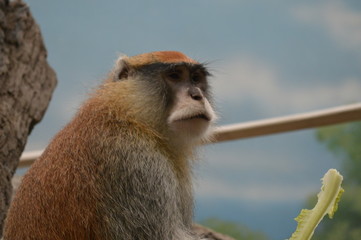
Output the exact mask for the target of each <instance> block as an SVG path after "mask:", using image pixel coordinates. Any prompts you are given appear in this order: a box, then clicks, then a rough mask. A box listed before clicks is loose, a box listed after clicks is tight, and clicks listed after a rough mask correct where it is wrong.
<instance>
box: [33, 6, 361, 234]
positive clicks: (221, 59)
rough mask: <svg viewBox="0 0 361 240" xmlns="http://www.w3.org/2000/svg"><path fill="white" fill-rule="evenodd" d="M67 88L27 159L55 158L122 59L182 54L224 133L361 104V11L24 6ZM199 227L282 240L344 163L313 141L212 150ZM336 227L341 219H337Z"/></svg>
mask: <svg viewBox="0 0 361 240" xmlns="http://www.w3.org/2000/svg"><path fill="white" fill-rule="evenodd" d="M26 2H27V3H28V4H29V6H30V8H31V11H32V12H33V15H34V16H35V18H36V20H37V22H38V23H39V25H40V27H41V31H42V34H43V37H44V40H45V44H46V47H47V49H48V56H49V62H50V64H51V66H52V67H53V68H54V69H55V71H56V73H57V76H58V80H59V83H58V86H57V88H56V91H55V93H54V96H53V99H52V102H51V104H50V107H49V109H48V112H47V113H46V116H45V118H44V120H43V121H42V122H41V123H40V124H38V125H37V126H36V128H35V129H34V131H33V133H32V135H31V137H30V139H29V142H28V145H27V148H26V149H27V150H37V149H43V148H44V147H46V145H47V143H48V142H49V139H50V138H51V137H52V136H53V135H54V134H55V133H56V132H57V131H59V130H60V129H61V128H62V127H63V126H64V125H65V124H66V123H67V122H68V121H69V120H70V119H71V117H72V115H73V114H74V112H75V111H76V109H77V108H78V106H79V105H80V103H81V102H82V101H83V100H84V99H85V98H86V96H87V93H88V92H90V91H91V89H92V88H94V87H95V86H96V85H97V84H98V83H99V82H100V81H101V80H102V79H103V78H104V77H105V75H106V74H107V72H108V71H109V70H110V68H111V67H112V65H113V63H114V61H115V59H116V57H117V56H118V54H120V53H123V54H127V55H135V54H139V53H143V52H149V51H156V50H178V51H182V52H184V53H186V54H187V55H189V56H190V57H192V58H195V59H197V60H199V61H201V62H208V63H209V68H210V70H211V71H212V73H213V75H214V77H212V79H211V84H212V86H213V91H214V95H215V100H216V103H217V110H218V112H219V114H220V116H221V118H220V121H219V124H220V125H222V124H230V123H237V122H244V121H252V120H259V119H264V118H269V117H277V116H284V115H288V114H294V113H302V112H308V111H312V110H318V109H323V108H328V107H334V106H340V105H344V104H348V103H355V102H360V101H361V68H360V65H361V3H360V1H358V0H353V1H351V0H347V1H346V0H345V1H339V0H328V1H326V0H325V1H311V0H306V1H286V0H275V1H266V0H253V1H250V0H248V1H247V0H244V1H241V0H223V1H216V0H192V1H190V0H186V1H165V0H164V1H146V0H142V1H140V0H139V1H129V0H128V1H95V0H89V1H80V0H73V1H69V0H66V1H65V0H64V1H45V0H28V1H26ZM199 155H200V158H201V159H202V160H201V161H200V163H199V164H198V165H197V167H196V169H195V173H196V183H195V192H196V201H197V202H196V214H195V217H196V219H197V220H202V219H204V218H207V217H211V216H218V217H221V218H223V219H226V220H233V221H240V222H242V223H244V224H246V225H248V226H250V227H251V228H253V229H257V230H261V231H264V232H266V233H267V234H269V235H270V236H271V237H272V239H285V238H287V237H289V235H290V234H291V233H292V232H293V231H294V228H295V223H294V221H293V218H294V217H295V216H296V215H297V214H298V212H299V210H300V208H301V207H302V204H303V203H304V201H305V200H306V199H307V197H309V196H310V194H313V193H314V192H317V191H318V190H319V187H320V181H319V179H320V178H321V177H322V176H323V174H324V173H325V172H326V171H327V169H329V168H334V167H338V168H339V165H340V162H339V160H337V159H335V157H334V156H333V155H331V154H330V153H329V152H328V151H327V150H326V149H325V147H324V146H322V145H320V144H319V143H318V142H317V141H316V139H315V132H314V130H304V131H297V132H292V133H285V134H279V135H272V136H266V137H258V138H252V139H246V140H239V141H233V142H227V143H222V144H215V145H211V146H206V147H205V148H204V150H201V151H200V154H199ZM335 220H337V216H336V219H335Z"/></svg>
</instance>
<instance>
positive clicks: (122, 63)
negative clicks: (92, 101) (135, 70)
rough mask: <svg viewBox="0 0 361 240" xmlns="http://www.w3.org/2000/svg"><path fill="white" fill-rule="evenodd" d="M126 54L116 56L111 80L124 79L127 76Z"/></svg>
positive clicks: (128, 68) (128, 69)
mask: <svg viewBox="0 0 361 240" xmlns="http://www.w3.org/2000/svg"><path fill="white" fill-rule="evenodd" d="M126 59H127V56H122V57H120V58H118V60H117V61H116V63H115V66H114V71H113V81H120V80H126V79H127V78H128V76H129V72H130V67H129V65H128V64H127V63H126Z"/></svg>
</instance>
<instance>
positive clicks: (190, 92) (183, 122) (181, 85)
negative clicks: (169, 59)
mask: <svg viewBox="0 0 361 240" xmlns="http://www.w3.org/2000/svg"><path fill="white" fill-rule="evenodd" d="M162 75H163V79H164V81H165V82H166V84H167V86H168V88H169V89H170V95H171V103H170V106H169V115H168V118H167V124H168V126H169V129H170V130H171V131H172V132H174V133H175V134H176V136H177V137H183V138H186V140H198V139H200V138H203V137H204V136H205V134H206V132H207V129H208V128H209V126H210V124H211V123H212V122H213V121H214V120H215V113H214V111H213V108H212V107H211V104H210V102H209V101H208V98H209V92H208V91H209V90H208V89H209V86H208V82H207V76H208V75H209V74H208V72H207V71H206V69H205V68H204V66H203V65H201V64H189V63H179V64H171V65H170V66H169V68H168V69H166V70H165V71H164V72H163V74H162Z"/></svg>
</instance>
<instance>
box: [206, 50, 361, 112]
mask: <svg viewBox="0 0 361 240" xmlns="http://www.w3.org/2000/svg"><path fill="white" fill-rule="evenodd" d="M221 69H223V71H224V72H227V74H222V73H218V74H215V80H214V86H213V88H214V91H215V96H217V99H218V101H219V102H222V101H224V100H227V101H230V102H233V103H237V102H244V101H247V100H248V101H249V100H251V101H252V102H254V103H256V104H257V106H258V107H259V108H260V110H261V111H262V112H264V113H266V114H271V115H274V114H279V113H297V112H304V111H309V110H313V109H318V108H324V107H332V106H338V105H343V104H348V103H353V102H355V101H360V100H361V95H360V93H361V79H358V78H346V79H344V80H342V81H338V82H337V83H330V84H327V83H320V82H317V81H315V82H314V83H312V84H309V85H307V86H302V87H300V86H296V85H294V86H292V85H290V84H288V85H285V84H284V83H283V82H282V81H281V77H280V74H279V73H278V71H277V69H276V68H275V67H273V66H271V65H268V64H265V63H264V62H262V61H259V60H256V59H254V58H252V57H250V58H249V57H244V58H240V59H236V60H233V61H232V62H230V63H228V64H226V65H225V66H223V67H221Z"/></svg>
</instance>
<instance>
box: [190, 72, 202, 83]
mask: <svg viewBox="0 0 361 240" xmlns="http://www.w3.org/2000/svg"><path fill="white" fill-rule="evenodd" d="M191 81H192V83H194V84H197V83H200V82H201V81H202V76H201V75H200V74H198V73H197V74H193V75H192V78H191Z"/></svg>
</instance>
